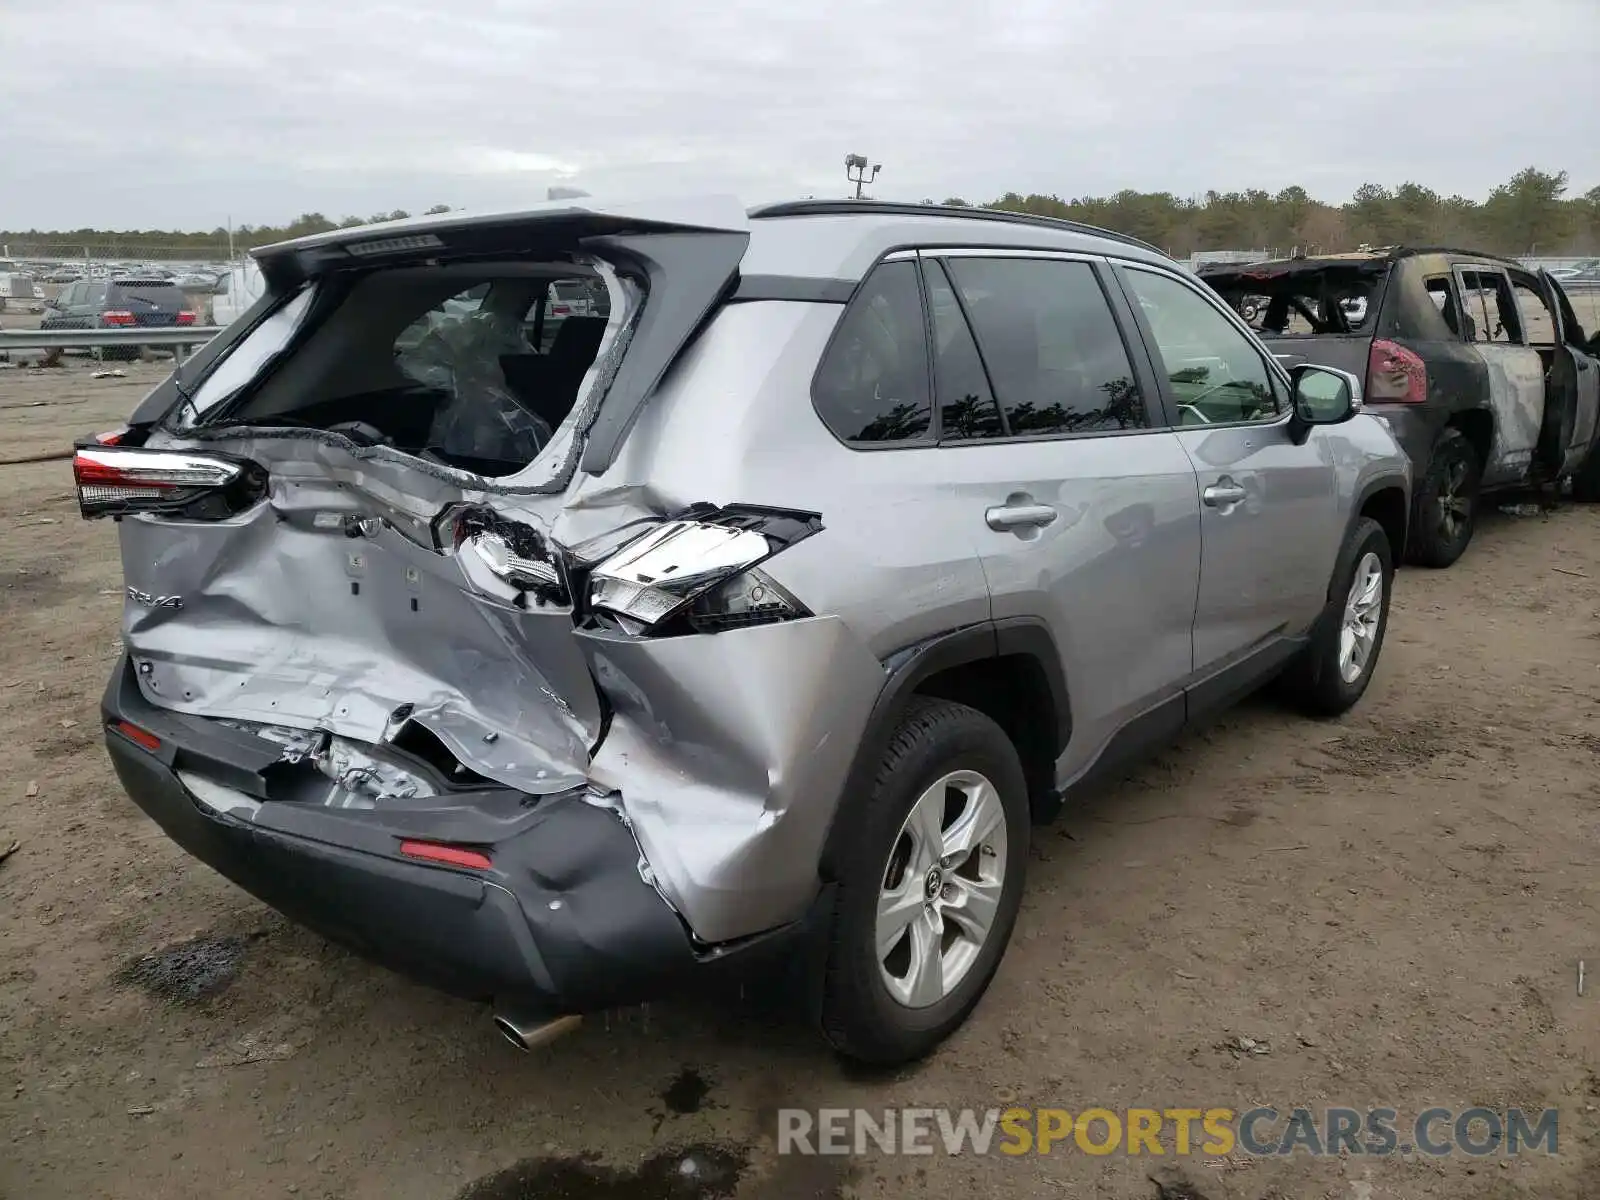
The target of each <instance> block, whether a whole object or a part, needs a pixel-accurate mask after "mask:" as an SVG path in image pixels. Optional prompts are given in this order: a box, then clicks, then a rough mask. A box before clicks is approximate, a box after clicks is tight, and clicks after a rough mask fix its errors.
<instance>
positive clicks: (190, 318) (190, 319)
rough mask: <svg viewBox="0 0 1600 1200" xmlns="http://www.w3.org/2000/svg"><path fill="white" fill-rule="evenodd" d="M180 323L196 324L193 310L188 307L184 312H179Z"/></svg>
mask: <svg viewBox="0 0 1600 1200" xmlns="http://www.w3.org/2000/svg"><path fill="white" fill-rule="evenodd" d="M178 324H179V325H193V324H194V314H193V313H192V312H190V311H189V310H188V309H184V310H183V311H182V312H180V313H179V314H178Z"/></svg>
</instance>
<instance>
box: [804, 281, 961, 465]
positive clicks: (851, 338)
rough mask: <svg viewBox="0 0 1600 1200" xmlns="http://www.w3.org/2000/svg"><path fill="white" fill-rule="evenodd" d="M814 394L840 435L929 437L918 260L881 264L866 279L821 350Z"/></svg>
mask: <svg viewBox="0 0 1600 1200" xmlns="http://www.w3.org/2000/svg"><path fill="white" fill-rule="evenodd" d="M811 395H812V402H813V404H814V405H815V406H816V410H817V415H818V416H820V417H821V418H822V421H823V424H825V425H827V427H828V428H829V429H830V430H831V431H832V432H833V434H834V436H835V437H837V438H839V439H840V440H841V441H844V442H847V443H851V444H855V445H883V444H893V443H901V444H907V443H918V442H925V441H928V440H929V439H930V437H931V434H932V427H933V397H932V395H931V390H930V388H929V380H928V338H927V325H926V323H925V322H924V320H923V311H922V293H921V289H920V287H919V286H918V282H917V266H916V264H915V263H914V262H910V261H901V262H891V263H884V264H882V265H881V266H879V267H877V268H876V269H875V270H874V271H873V272H872V274H871V275H869V276H868V277H867V279H866V280H865V282H863V283H862V285H861V288H860V290H859V291H858V292H857V293H856V295H855V297H854V298H853V299H852V300H851V301H850V305H849V307H848V308H846V310H845V313H844V316H843V317H841V318H840V320H839V327H838V329H837V330H835V332H834V335H833V339H832V341H830V342H829V343H828V348H827V350H826V351H825V352H824V353H823V356H822V361H821V363H820V364H819V365H818V367H817V374H816V378H815V380H814V381H813V383H812V389H811Z"/></svg>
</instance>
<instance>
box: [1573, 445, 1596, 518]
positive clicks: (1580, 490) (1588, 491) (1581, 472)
mask: <svg viewBox="0 0 1600 1200" xmlns="http://www.w3.org/2000/svg"><path fill="white" fill-rule="evenodd" d="M1572 498H1573V499H1574V500H1576V501H1578V503H1580V504H1593V503H1595V501H1597V500H1600V445H1597V446H1595V447H1594V448H1593V449H1591V450H1590V451H1589V457H1588V458H1586V459H1584V460H1583V465H1582V466H1581V467H1579V468H1578V469H1577V470H1576V471H1575V472H1573V475H1572Z"/></svg>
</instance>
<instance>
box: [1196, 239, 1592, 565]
mask: <svg viewBox="0 0 1600 1200" xmlns="http://www.w3.org/2000/svg"><path fill="white" fill-rule="evenodd" d="M1199 274H1200V277H1201V278H1202V279H1204V280H1205V281H1206V282H1207V283H1208V284H1210V285H1211V286H1212V287H1213V288H1215V289H1216V290H1217V291H1218V292H1219V293H1220V294H1221V295H1222V296H1223V297H1224V298H1225V299H1226V300H1228V302H1229V303H1230V304H1232V305H1234V306H1235V307H1236V308H1238V307H1240V306H1241V305H1242V304H1243V303H1245V302H1247V301H1249V302H1251V303H1252V304H1253V305H1254V306H1255V307H1256V308H1257V309H1258V312H1257V317H1256V320H1255V321H1254V322H1253V324H1254V326H1255V327H1256V329H1257V330H1258V332H1259V333H1260V335H1261V337H1262V338H1263V339H1264V340H1265V342H1266V344H1267V345H1268V346H1270V347H1271V348H1272V350H1273V351H1274V353H1276V354H1277V355H1278V356H1279V358H1280V359H1282V360H1283V361H1284V362H1285V363H1287V364H1289V365H1291V366H1292V365H1294V364H1295V363H1299V362H1305V361H1308V360H1314V361H1316V362H1323V363H1328V364H1330V365H1332V366H1336V367H1341V368H1343V369H1344V370H1347V371H1351V372H1355V373H1357V374H1359V375H1361V376H1362V377H1363V378H1364V379H1365V381H1366V406H1367V411H1369V412H1372V413H1375V414H1377V415H1380V416H1382V417H1383V419H1384V420H1386V421H1387V422H1388V423H1389V425H1390V427H1391V428H1392V429H1393V430H1394V432H1395V436H1396V437H1398V438H1399V439H1400V443H1401V445H1403V446H1404V447H1405V448H1406V452H1407V453H1408V454H1409V455H1410V457H1411V462H1412V467H1413V474H1414V478H1415V491H1414V496H1415V500H1414V503H1415V506H1416V507H1415V512H1414V514H1413V518H1412V521H1411V535H1410V543H1409V546H1408V547H1407V552H1408V554H1409V557H1410V559H1411V561H1413V562H1416V563H1420V564H1424V565H1427V566H1434V567H1445V566H1449V565H1450V564H1451V563H1453V562H1455V561H1456V559H1458V558H1459V557H1460V556H1461V554H1462V552H1463V551H1465V550H1466V548H1467V545H1468V543H1469V542H1470V541H1471V539H1472V531H1473V528H1474V526H1475V524H1476V522H1477V516H1478V511H1479V507H1480V504H1481V501H1482V498H1483V496H1484V495H1486V494H1488V493H1491V492H1493V491H1495V490H1496V489H1503V488H1511V487H1526V486H1530V485H1531V486H1542V487H1546V488H1550V489H1553V488H1555V487H1556V486H1558V485H1559V484H1560V483H1561V482H1562V481H1566V480H1571V481H1572V483H1573V489H1574V493H1575V494H1576V495H1577V496H1578V497H1579V498H1581V499H1600V456H1595V455H1592V454H1591V450H1592V448H1593V445H1594V442H1595V435H1596V429H1597V408H1600V363H1597V362H1596V359H1595V357H1594V347H1593V345H1592V344H1590V343H1589V342H1587V340H1586V337H1587V335H1586V334H1585V333H1584V331H1583V329H1582V327H1581V326H1580V325H1579V323H1578V320H1577V318H1576V316H1575V315H1574V313H1573V310H1572V305H1571V302H1570V301H1569V300H1568V299H1567V297H1566V295H1565V293H1564V292H1563V291H1562V287H1561V285H1560V284H1559V283H1558V282H1556V280H1555V279H1553V278H1552V277H1551V276H1550V275H1549V274H1547V273H1545V272H1542V271H1540V272H1535V271H1530V270H1528V269H1526V268H1525V267H1523V266H1522V265H1521V264H1519V263H1517V262H1515V261H1512V260H1510V259H1504V258H1497V257H1495V256H1493V255H1487V254H1479V253H1476V252H1473V251H1468V250H1405V249H1399V250H1395V249H1387V250H1381V251H1368V252H1362V253H1355V254H1342V255H1326V256H1322V257H1317V258H1295V259H1283V260H1278V261H1273V262H1259V263H1248V264H1228V265H1225V266H1224V265H1218V266H1208V267H1205V268H1203V269H1202V270H1201V271H1200V272H1199ZM1262 295H1265V296H1266V297H1267V298H1268V303H1267V305H1266V307H1265V308H1264V309H1261V308H1260V302H1259V300H1254V301H1251V300H1250V298H1252V297H1258V296H1262Z"/></svg>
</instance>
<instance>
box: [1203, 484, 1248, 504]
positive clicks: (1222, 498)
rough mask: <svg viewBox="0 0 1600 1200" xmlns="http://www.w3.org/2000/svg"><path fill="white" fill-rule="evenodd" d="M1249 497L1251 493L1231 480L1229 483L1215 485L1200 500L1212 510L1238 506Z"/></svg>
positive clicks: (1207, 489) (1204, 492)
mask: <svg viewBox="0 0 1600 1200" xmlns="http://www.w3.org/2000/svg"><path fill="white" fill-rule="evenodd" d="M1247 495H1249V493H1248V492H1246V491H1245V490H1244V488H1242V487H1240V486H1239V485H1238V484H1237V483H1234V482H1233V481H1232V480H1229V481H1228V482H1227V483H1221V482H1218V483H1213V484H1212V485H1211V486H1210V487H1208V488H1206V490H1205V491H1203V492H1201V493H1200V498H1201V499H1202V500H1204V501H1205V502H1206V503H1207V504H1209V505H1210V506H1211V507H1212V508H1226V507H1228V505H1230V504H1238V503H1239V502H1240V501H1242V500H1243V499H1244V498H1245V497H1246V496H1247Z"/></svg>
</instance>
